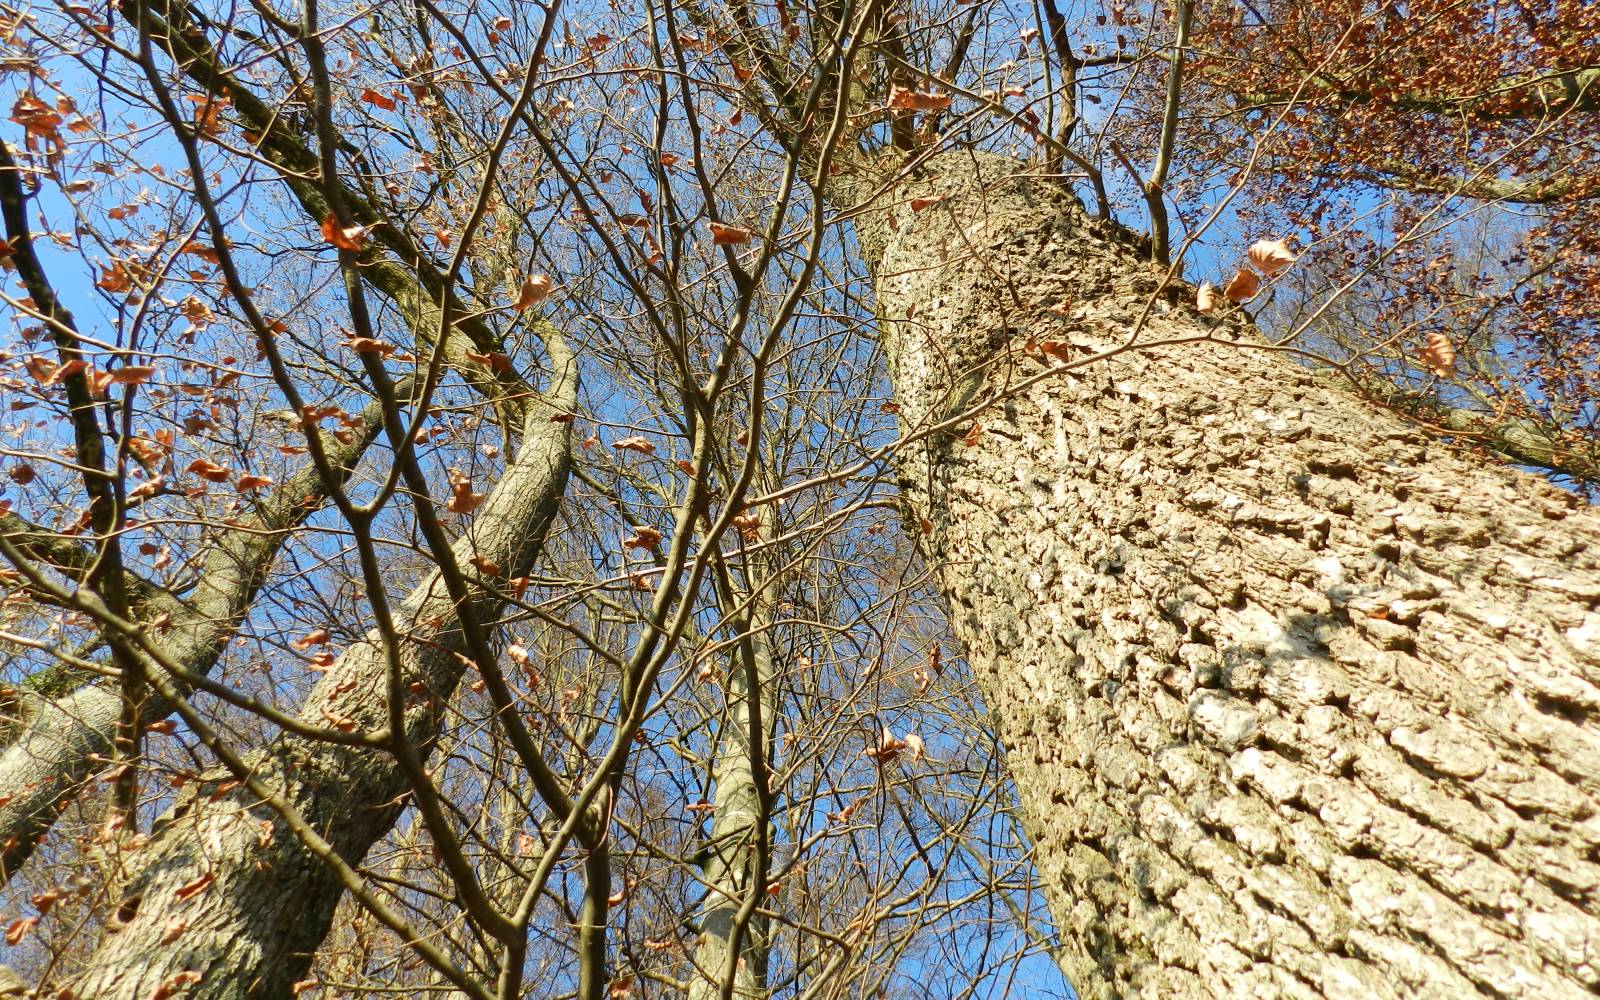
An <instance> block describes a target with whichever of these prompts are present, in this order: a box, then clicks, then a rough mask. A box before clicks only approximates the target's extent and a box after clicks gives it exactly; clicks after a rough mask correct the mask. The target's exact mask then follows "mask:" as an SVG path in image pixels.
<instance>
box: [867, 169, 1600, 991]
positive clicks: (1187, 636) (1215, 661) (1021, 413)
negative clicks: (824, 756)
mask: <svg viewBox="0 0 1600 1000" xmlns="http://www.w3.org/2000/svg"><path fill="white" fill-rule="evenodd" d="M1020 169H1021V168H1020V165H1019V164H1017V163H1015V162H1014V161H1010V160H1006V159H1002V158H1000V157H988V156H971V155H954V154H952V155H946V156H944V157H941V158H940V159H938V160H935V161H934V162H933V164H932V166H931V168H930V169H929V171H928V172H927V174H925V175H923V176H920V177H917V178H913V179H911V180H909V181H907V182H905V183H904V184H903V185H901V186H900V187H898V188H897V189H895V190H893V191H892V192H890V193H889V196H888V197H887V198H885V200H884V202H883V204H901V205H903V203H904V200H905V199H907V198H909V197H913V196H915V197H927V196H930V195H935V194H946V195H948V199H947V200H946V201H945V202H943V203H942V204H940V205H938V206H936V207H935V208H932V209H928V210H927V211H924V212H921V213H912V212H910V211H906V210H904V209H903V208H897V209H891V210H890V211H888V212H879V213H877V214H876V215H875V216H868V217H867V218H866V222H865V225H864V226H863V230H862V236H863V244H864V246H866V247H867V249H868V253H869V260H870V261H871V263H872V265H873V270H874V277H875V283H876V289H877V296H878V305H879V309H880V315H881V316H882V317H883V326H884V333H885V335H886V339H887V345H888V348H889V356H890V363H891V375H892V377H893V380H894V388H895V392H896V396H897V400H898V402H899V403H900V407H901V409H900V413H901V418H902V420H903V421H904V427H905V429H907V430H911V431H914V430H916V429H917V428H918V427H919V426H925V425H926V423H927V422H928V421H929V420H937V419H939V418H941V417H944V416H946V415H949V414H952V413H955V412H959V411H960V409H961V406H962V405H963V403H964V402H966V401H970V400H974V399H982V398H983V397H984V396H985V395H992V394H997V393H999V394H1002V395H1003V400H1002V401H1001V402H998V403H996V404H995V405H993V406H991V407H989V408H988V409H987V410H985V411H984V412H983V413H982V415H980V416H979V417H978V418H977V423H978V424H979V425H981V426H980V427H979V428H978V429H977V430H973V428H972V423H971V422H966V423H961V424H959V425H958V426H956V427H955V428H954V430H953V433H947V434H938V435H935V436H933V437H930V438H928V439H926V440H925V441H924V442H923V443H920V444H916V445H913V446H912V447H910V448H908V449H907V450H906V451H905V452H904V453H903V456H902V461H901V466H900V468H901V473H902V480H903V487H904V489H905V491H906V495H907V499H908V500H909V501H910V503H911V504H912V506H913V508H914V511H915V515H916V516H914V517H913V518H912V523H913V524H915V523H917V521H918V520H919V518H926V524H925V525H923V534H922V542H923V544H924V546H925V548H926V550H927V552H928V554H929V556H930V558H931V559H932V560H933V561H934V563H935V564H936V566H937V569H938V573H939V578H940V581H941V586H942V590H943V592H944V594H945V596H946V597H947V599H948V603H949V607H950V612H951V618H952V622H953V625H954V627H955V629H956V631H957V633H958V634H959V635H960V637H961V639H962V640H963V641H964V642H965V644H966V648H967V655H968V658H969V660H970V663H971V665H972V668H973V670H974V671H975V673H976V675H977V678H978V681H979V683H980V685H981V688H982V690H983V693H984V695H985V697H986V699H987V702H988V707H989V710H990V711H991V712H992V713H993V716H994V719H995V724H996V727H997V729H998V731H999V733H1000V734H1001V736H1002V738H1003V740H1004V742H1005V745H1006V747H1007V757H1008V762H1009V766H1010V770H1011V774H1012V776H1013V777H1014V779H1015V781H1016V785H1017V789H1018V794H1019V796H1020V800H1021V801H1020V805H1021V812H1022V816H1023V819H1024V823H1025V826H1026V828H1027V830H1028V832H1029V834H1030V835H1031V836H1032V838H1033V840H1034V843H1035V847H1036V859H1037V864H1038V867H1039V871H1040V875H1041V877H1042V880H1043V884H1044V886H1045V888H1046V892H1047V895H1048V899H1049V903H1050V907H1051V910H1052V912H1053V914H1054V916H1055V919H1056V921H1057V923H1058V925H1059V928H1060V931H1061V934H1062V936H1063V939H1064V943H1065V947H1064V948H1063V951H1062V955H1063V958H1064V959H1065V961H1066V972H1067V973H1068V975H1069V976H1070V978H1071V979H1072V982H1073V984H1074V986H1076V987H1077V989H1078V990H1079V991H1080V993H1081V994H1082V995H1083V996H1085V997H1087V998H1094V1000H1102V998H1110V997H1147V998H1157V997H1159V998H1163V1000H1167V998H1188V997H1244V996H1255V997H1317V996H1324V997H1349V998H1361V1000H1371V998H1386V997H1435V998H1436V997H1467V996H1472V997H1477V996H1490V997H1504V998H1512V997H1523V998H1525V997H1539V998H1541V1000H1550V998H1558V997H1560V998H1578V997H1593V996H1595V995H1596V993H1600V863H1597V859H1600V727H1597V717H1600V607H1597V606H1600V515H1597V513H1596V511H1595V510H1594V509H1592V508H1589V507H1586V506H1584V505H1583V504H1582V503H1581V501H1579V500H1578V499H1577V498H1575V497H1573V496H1571V495H1569V494H1567V493H1564V492H1562V491H1560V490H1558V489H1555V488H1554V487H1552V486H1550V485H1548V484H1547V483H1545V482H1543V481H1541V480H1538V479H1535V478H1533V477H1530V476H1526V475H1523V474H1520V473H1518V472H1515V471H1513V470H1511V469H1508V468H1505V467H1501V466H1497V465H1495V464H1493V463H1492V462H1486V461H1480V460H1477V459H1474V458H1472V457H1470V456H1466V455H1463V454H1462V453H1460V452H1459V451H1458V450H1455V449H1453V448H1451V447H1449V446H1447V445H1445V444H1441V443H1438V442H1437V441H1434V440H1431V439H1430V438H1429V437H1428V436H1427V435H1425V434H1423V433H1421V432H1419V431H1418V430H1416V429H1415V428H1413V427H1411V426H1409V425H1407V424H1405V423H1404V422H1402V421H1401V420H1399V419H1397V418H1395V417H1393V416H1391V415H1390V414H1388V413H1387V412H1385V411H1382V410H1380V409H1378V408H1375V407H1373V406H1370V405H1367V404H1364V403H1362V402H1360V401H1359V400H1357V399H1355V398H1354V397H1352V396H1350V395H1347V394H1345V393H1343V392H1341V391H1339V390H1337V389H1335V388H1330V387H1329V386H1328V384H1327V383H1326V381H1325V380H1322V379H1318V378H1315V377H1313V376H1312V375H1311V373H1309V372H1307V371H1306V370H1304V369H1302V368H1300V367H1298V366H1297V365H1296V364H1294V363H1293V362H1292V361H1291V360H1290V359H1289V358H1287V357H1285V356H1283V355H1281V354H1276V353H1273V352H1271V351H1269V350H1266V349H1265V346H1264V343H1263V342H1262V341H1261V340H1260V339H1259V338H1258V337H1257V336H1256V335H1255V334H1254V333H1253V332H1252V331H1251V329H1250V328H1249V327H1248V325H1247V324H1245V323H1242V322H1240V323H1232V322H1228V321H1221V320H1216V319H1211V318H1207V317H1202V316H1200V315H1199V314H1197V313H1195V312H1193V311H1192V309H1191V308H1190V306H1189V302H1188V300H1187V299H1186V300H1185V301H1182V302H1177V303H1174V304H1171V305H1168V304H1167V303H1165V302H1158V303H1157V304H1156V308H1154V309H1153V310H1152V314H1151V315H1152V320H1151V322H1150V323H1149V326H1148V328H1147V329H1145V330H1144V331H1143V332H1142V333H1141V334H1140V338H1139V339H1140V341H1141V342H1142V343H1145V344H1151V342H1153V341H1157V340H1161V339H1169V338H1184V337H1207V338H1208V339H1204V340H1199V341H1196V342H1191V343H1182V344H1171V345H1168V346H1153V345H1152V346H1148V347H1142V348H1138V349H1135V350H1130V351H1128V352H1126V353H1121V354H1118V355H1116V356H1114V357H1110V358H1104V359H1100V360H1096V361H1094V362H1093V363H1092V364H1089V365H1086V366H1083V367H1080V368H1077V369H1075V370H1071V371H1061V372H1057V373H1054V374H1049V375H1047V376H1046V377H1044V378H1042V379H1040V380H1038V381H1036V382H1033V383H1031V384H1024V380H1026V379H1027V378H1029V377H1030V376H1034V375H1038V374H1039V373H1041V372H1044V371H1045V370H1046V367H1047V366H1048V365H1059V364H1060V362H1057V361H1054V360H1052V359H1050V358H1048V356H1040V355H1037V354H1032V355H1030V354H1025V353H1024V352H1023V351H1022V350H1021V348H1022V345H1023V344H1024V342H1025V341H1026V340H1027V339H1028V338H1033V339H1034V340H1035V341H1047V340H1053V341H1058V342H1061V343H1062V344H1064V345H1068V346H1065V347H1057V348H1055V350H1056V351H1057V352H1058V353H1064V354H1067V355H1069V356H1071V357H1073V358H1088V357H1090V355H1091V354H1092V353H1093V352H1095V351H1099V350H1104V349H1107V348H1111V347H1115V346H1117V345H1120V344H1122V343H1124V342H1125V340H1126V338H1127V337H1128V336H1129V335H1130V333H1131V332H1132V330H1133V329H1134V326H1135V323H1136V320H1137V318H1138V316H1139V315H1140V313H1141V311H1142V309H1143V308H1144V305H1145V303H1146V301H1147V300H1148V299H1149V298H1150V297H1151V294H1152V293H1153V291H1154V290H1155V288H1156V286H1157V284H1158V282H1159V274H1158V273H1153V272H1152V271H1151V270H1150V269H1149V267H1148V265H1145V264H1142V263H1141V262H1140V260H1139V253H1138V251H1137V250H1136V249H1135V248H1134V247H1132V246H1130V245H1129V243H1128V241H1127V240H1126V239H1125V238H1119V235H1118V233H1117V232H1115V231H1113V230H1112V229H1110V228H1108V227H1105V226H1104V225H1102V224H1098V223H1094V222H1091V221H1090V220H1088V219H1087V218H1086V217H1085V215H1084V214H1083V212H1082V211H1081V210H1080V209H1079V207H1078V205H1077V203H1076V202H1075V201H1074V199H1072V198H1071V197H1070V195H1068V194H1067V193H1066V192H1064V191H1063V190H1062V189H1061V188H1060V187H1058V186H1055V185H1054V184H1052V183H1051V182H1049V181H1046V180H1040V179H1030V178H1022V177H1018V176H1016V175H1017V174H1018V172H1019V171H1020ZM974 372H978V374H974ZM1008 389H1009V390H1010V391H1009V394H1007V390H1008Z"/></svg>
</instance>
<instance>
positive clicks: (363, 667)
mask: <svg viewBox="0 0 1600 1000" xmlns="http://www.w3.org/2000/svg"><path fill="white" fill-rule="evenodd" d="M552 353H554V352H552ZM562 354H563V355H565V352H564V351H563V352H562ZM563 361H564V362H565V363H566V364H567V365H569V366H570V365H572V364H574V362H573V361H572V360H571V358H570V357H569V356H567V357H564V358H563ZM574 378H575V376H573V375H570V374H569V375H568V376H567V378H566V382H567V384H566V387H565V388H564V389H563V391H562V393H561V394H560V395H561V398H560V400H558V401H557V402H556V404H555V405H554V406H553V407H550V406H545V405H538V406H530V407H529V417H528V419H527V423H526V425H525V426H524V428H523V434H524V438H523V444H522V447H521V450H520V452H519V453H518V456H517V459H516V461H515V462H513V463H511V464H510V465H509V466H508V468H507V469H506V471H505V473H504V475H503V476H502V477H501V479H500V481H499V482H498V483H497V484H496V485H495V487H494V489H493V490H492V491H491V492H490V494H489V497H488V499H487V500H486V501H485V503H484V505H483V507H482V508H480V509H479V511H478V512H477V514H476V515H475V516H474V518H473V521H472V525H471V527H470V529H469V530H468V531H467V533H466V534H465V536H464V537H463V538H461V539H460V540H459V541H458V542H457V543H456V544H455V558H456V561H457V563H458V564H459V565H461V566H462V567H464V568H465V567H466V566H467V564H468V561H469V559H470V558H471V557H472V556H474V555H477V556H482V557H483V558H484V559H486V560H489V561H491V562H494V563H496V564H497V565H498V567H499V568H500V571H499V575H498V577H496V579H498V580H501V581H503V580H505V579H509V578H511V577H515V576H519V575H524V574H525V573H526V572H527V571H528V568H529V566H530V565H531V564H532V562H533V560H534V558H535V556H536V555H537V554H538V551H539V549H540V547H541V545H542V543H543V538H544V534H545V532H546V531H547V529H548V528H549V525H550V522H551V519H552V518H553V517H554V515H555V511H556V507H557V504H558V501H559V499H560V496H561V492H562V489H563V486H564V484H565V481H566V475H567V471H568V468H569V465H570V460H571V453H570V452H571V449H570V424H567V423H552V422H550V421H549V416H550V414H551V413H553V412H570V411H571V410H572V408H573V406H574V404H575V399H574V397H573V393H572V380H573V379H574ZM468 583H469V595H468V600H469V602H470V604H471V606H472V608H473V610H474V612H475V613H476V615H477V616H478V618H479V620H481V621H492V620H493V618H494V617H495V616H496V615H497V614H498V613H499V609H500V607H501V606H502V603H503V598H502V596H501V593H502V589H503V588H502V587H496V586H491V585H486V582H485V581H483V580H480V579H479V578H478V576H477V575H476V573H469V575H468ZM395 624H396V631H397V635H398V636H400V637H404V638H403V639H402V638H396V639H394V640H389V641H398V642H402V644H403V645H402V648H401V663H402V670H403V676H402V678H401V685H400V686H401V687H402V689H413V688H412V686H413V685H414V684H420V685H421V686H422V688H421V690H423V691H425V695H424V696H423V697H419V698H418V699H417V701H416V702H413V703H411V704H410V705H408V710H407V711H406V713H405V720H406V733H405V738H406V739H407V740H408V741H409V742H410V744H411V745H412V746H413V747H415V748H417V750H418V752H419V753H420V754H423V755H425V754H426V752H427V750H428V748H429V747H430V746H431V744H432V743H433V741H434V740H435V739H436V738H437V735H438V730H439V726H440V724H441V721H442V718H443V716H444V709H443V706H445V705H446V704H448V702H449V700H450V697H451V693H452V692H453V691H454V689H455V687H456V684H457V683H458V682H459V680H460V678H461V675H462V672H463V667H464V662H465V659H466V656H467V654H466V649H465V643H464V636H463V631H462V626H461V616H460V608H459V607H458V606H457V605H456V603H455V602H454V601H453V600H452V599H451V596H450V595H449V594H448V593H447V592H446V590H445V587H444V584H443V583H442V579H441V575H440V573H439V572H437V571H436V572H434V573H432V574H430V575H429V576H428V577H427V578H426V579H425V580H424V581H423V582H422V583H421V584H420V585H419V586H418V587H417V588H416V590H414V591H413V592H412V594H411V596H410V597H409V598H408V599H407V600H406V601H405V603H404V604H403V605H402V606H400V607H398V608H397V609H396V612H395ZM385 641H386V640H385V639H384V638H383V637H381V636H378V635H376V634H374V635H372V636H369V638H368V641H366V642H364V643H361V644H359V645H356V646H352V647H351V648H350V649H348V650H346V651H345V652H344V654H343V655H342V656H340V657H339V659H338V661H337V662H336V663H335V665H334V666H333V667H332V668H331V669H330V670H329V671H328V673H327V674H326V675H325V676H324V677H323V678H322V679H321V681H319V682H318V684H317V685H316V686H315V687H314V688H313V689H312V691H311V693H310V694H309V695H308V696H307V698H306V701H305V703H304V705H303V706H302V708H301V710H300V712H299V718H300V720H301V721H302V722H304V723H306V724H308V725H313V726H318V727H325V726H327V725H328V724H329V718H330V714H331V715H332V716H333V717H334V718H340V717H343V718H345V719H348V720H349V721H350V722H351V723H353V724H354V727H355V729H356V731H367V732H370V731H374V730H378V729H382V728H384V727H385V726H386V725H387V722H388V719H387V708H386V697H385V692H386V686H387V671H386V666H385V653H384V650H385V646H384V644H385ZM249 764H250V767H251V771H252V773H253V775H254V776H255V777H257V778H258V779H260V781H261V782H263V783H264V784H265V785H266V786H267V787H268V788H269V789H274V790H276V792H277V794H278V795H279V796H280V797H281V799H282V800H284V801H286V802H287V803H288V804H289V805H291V806H292V807H294V809H295V810H296V811H297V812H298V813H299V815H300V816H301V817H303V818H304V820H305V821H306V822H307V823H308V824H309V826H310V827H311V828H312V829H313V830H314V831H316V832H317V833H319V834H320V835H321V836H322V837H323V838H325V840H326V841H327V842H328V843H329V844H330V845H331V847H332V848H333V850H334V851H335V852H336V853H337V854H338V856H339V857H340V858H342V859H343V860H344V861H346V862H348V863H350V864H356V863H358V862H359V861H360V860H361V858H362V857H363V856H364V855H365V854H366V852H367V850H368V849H369V848H370V847H371V846H372V844H373V843H374V842H376V841H377V840H378V839H379V838H380V837H382V836H383V835H384V834H385V833H387V832H388V830H389V829H390V827H391V826H393V824H394V822H395V820H396V819H397V818H398V816H399V814H400V812H401V809H402V802H403V800H404V798H405V795H406V793H407V791H408V790H409V788H410V786H409V785H408V783H407V781H406V779H405V776H404V775H403V773H402V771H401V768H400V766H399V764H398V763H397V762H396V761H395V759H394V757H393V756H392V755H391V754H390V753H389V752H387V751H380V750H376V749H371V748H365V747H357V746H349V745H334V744H329V743H325V742H318V741H315V740H311V739H306V738H302V737H300V736H294V735H286V736H280V737H279V738H278V739H277V740H276V741H275V742H274V743H273V744H272V745H271V746H270V747H269V748H268V749H267V750H265V751H263V752H262V753H259V754H257V755H255V756H254V757H252V758H250V759H249ZM231 779H232V775H231V774H228V773H222V774H218V775H214V776H212V777H211V778H210V779H208V780H205V781H202V782H196V783H195V784H193V785H191V786H190V787H189V788H186V789H185V792H186V794H185V795H184V796H183V797H182V798H180V800H179V801H178V803H177V804H176V805H175V806H174V807H173V808H172V809H170V810H169V811H168V812H167V814H166V815H165V816H163V817H162V819H160V820H159V821H158V822H157V824H156V828H155V830H154V831H153V835H152V839H151V842H150V844H149V845H148V846H147V847H145V848H144V850H143V851H142V852H140V853H139V854H138V855H136V856H135V857H134V858H133V859H132V861H133V863H134V865H135V866H136V870H135V872H134V874H133V876H132V878H131V879H130V881H129V884H128V887H127V888H126V890H125V898H126V900H127V902H125V903H124V904H123V907H122V910H121V912H120V913H119V914H118V916H119V918H121V919H119V920H117V921H116V922H114V924H113V926H112V929H111V930H110V931H109V932H108V934H107V936H106V938H105V939H104V941H103V942H102V943H101V945H100V947H99V948H98V950H97V951H96V952H95V953H94V955H93V956H92V957H91V959H90V961H89V963H88V968H87V970H86V972H85V973H84V974H83V976H82V977H81V978H80V979H79V980H78V981H77V982H75V983H74V984H73V986H72V989H73V992H74V995H75V996H77V997H79V998H80V1000H113V998H115V1000H122V998H126V1000H144V998H145V997H147V996H150V995H152V992H153V991H154V990H156V988H157V987H158V986H160V985H161V984H164V983H167V984H170V983H173V982H174V980H175V977H178V976H180V975H181V974H183V973H185V972H195V973H199V974H200V975H201V978H200V980H199V982H198V983H197V984H195V985H192V986H190V987H189V989H188V991H187V992H185V993H183V994H182V995H183V996H185V997H186V998H190V1000H240V998H246V997H248V998H252V1000H255V998H267V1000H278V998H288V997H289V996H290V995H291V987H292V984H293V983H294V982H296V981H297V980H299V979H300V978H302V977H303V976H304V974H305V970H306V968H307V966H308V964H309V962H310V959H311V955H312V952H314V951H315V950H316V948H317V946H318V945H319V944H320V943H321V941H322V939H323V937H324V936H325V935H326V934H327V931H328V927H329V922H330V920H331V919H332V916H333V913H334V908H335V906H336V905H337V903H338V901H339V898H340V896H341V895H342V894H343V890H344V886H343V885H342V883H341V882H340V880H339V878H338V877H337V875H336V874H335V873H334V871H333V870H332V868H331V867H330V866H329V865H328V864H326V863H324V862H323V861H321V860H319V859H318V858H317V857H315V856H313V855H312V854H311V853H310V852H308V851H307V850H306V849H305V848H303V847H302V846H301V844H300V842H299V841H298V840H297V839H296V838H295V836H294V835H293V834H292V832H291V831H290V830H289V829H288V828H287V827H286V826H285V825H284V824H283V822H282V821H281V820H279V818H278V816H277V814H276V812H275V811H274V810H273V809H271V808H270V807H268V806H267V805H266V804H264V803H263V802H261V801H260V800H259V799H258V798H257V797H256V796H255V795H253V794H252V793H251V792H250V791H249V789H248V786H245V787H232V786H236V785H237V784H238V782H237V781H233V780H231ZM224 782H226V784H224ZM219 785H220V786H221V787H219ZM219 793H220V794H219ZM206 878H209V879H211V881H210V882H209V883H205V882H204V881H203V880H204V879H206ZM196 885H202V886H203V888H201V889H200V890H198V891H196V892H193V893H189V892H185V893H184V894H183V898H180V896H179V895H178V891H179V890H180V889H181V888H184V887H189V888H193V887H194V886H196ZM180 924H181V925H182V929H181V931H175V930H174V929H175V928H177V927H179V925H180ZM174 933H176V938H175V940H173V941H172V942H171V943H164V942H163V940H162V939H163V937H165V936H168V935H172V934H174Z"/></svg>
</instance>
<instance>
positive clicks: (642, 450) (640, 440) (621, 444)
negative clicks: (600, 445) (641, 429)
mask: <svg viewBox="0 0 1600 1000" xmlns="http://www.w3.org/2000/svg"><path fill="white" fill-rule="evenodd" d="M611 447H613V448H616V449H618V450H620V451H636V452H638V453H639V454H641V455H654V454H655V453H656V446H655V445H654V444H652V443H651V441H650V439H649V438H647V437H645V436H644V435H643V434H635V435H633V436H632V437H625V438H622V439H621V440H618V441H613V442H612V443H611Z"/></svg>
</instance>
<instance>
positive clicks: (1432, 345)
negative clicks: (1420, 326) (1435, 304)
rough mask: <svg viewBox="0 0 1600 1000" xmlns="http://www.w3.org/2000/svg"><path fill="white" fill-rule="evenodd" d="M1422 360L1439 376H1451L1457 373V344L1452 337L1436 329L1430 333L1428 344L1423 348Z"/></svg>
mask: <svg viewBox="0 0 1600 1000" xmlns="http://www.w3.org/2000/svg"><path fill="white" fill-rule="evenodd" d="M1422 360H1423V361H1424V362H1426V363H1427V365H1428V370H1429V371H1431V372H1433V374H1434V375H1435V376H1436V377H1438V378H1449V377H1450V376H1452V375H1454V374H1455V373H1456V346H1455V345H1454V344H1452V343H1450V338H1449V337H1446V336H1445V335H1444V334H1442V333H1440V332H1438V331H1437V330H1435V331H1434V332H1433V333H1430V334H1428V344H1427V346H1426V347H1424V348H1423V349H1422Z"/></svg>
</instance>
